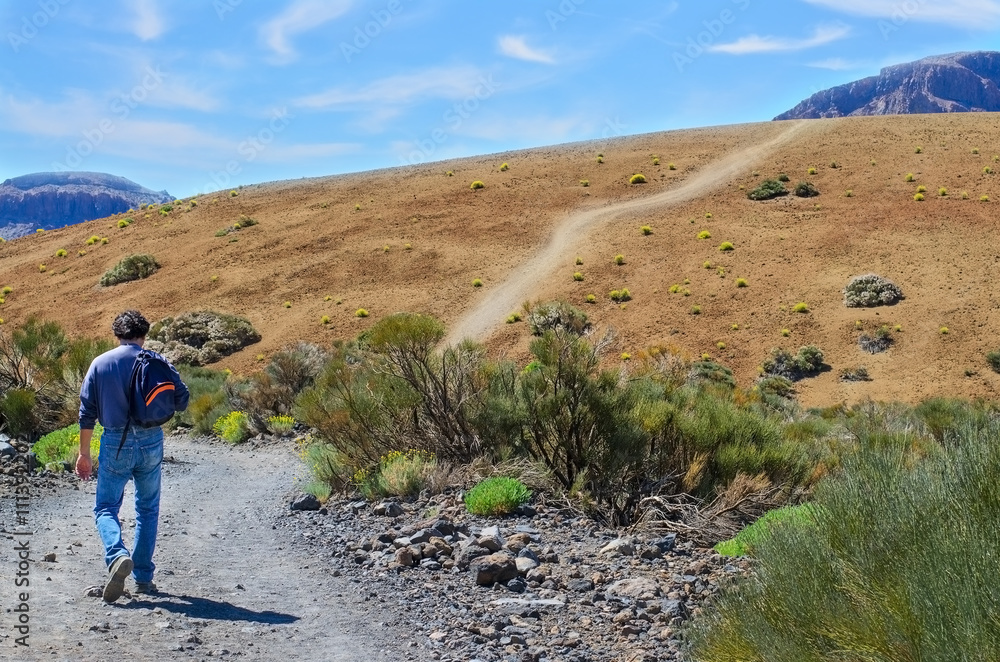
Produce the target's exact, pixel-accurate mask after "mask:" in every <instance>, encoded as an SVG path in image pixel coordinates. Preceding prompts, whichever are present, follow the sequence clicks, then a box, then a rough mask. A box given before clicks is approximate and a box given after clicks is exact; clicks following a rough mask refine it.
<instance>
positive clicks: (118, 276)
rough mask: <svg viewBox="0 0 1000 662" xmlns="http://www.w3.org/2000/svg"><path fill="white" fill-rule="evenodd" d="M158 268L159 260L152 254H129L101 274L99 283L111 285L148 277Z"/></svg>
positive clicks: (105, 285)
mask: <svg viewBox="0 0 1000 662" xmlns="http://www.w3.org/2000/svg"><path fill="white" fill-rule="evenodd" d="M159 268H160V264H159V262H157V261H156V258H154V257H153V256H152V255H145V254H139V255H129V256H127V257H125V258H122V260H121V261H120V262H119V263H118V264H116V265H115V266H114V267H112V268H111V269H108V270H107V271H106V272H104V275H103V276H101V285H102V286H104V287H111V286H112V285H118V284H120V283H127V282H129V281H133V280H139V279H140V278H148V277H149V276H151V275H153V274H154V273H156V270H157V269H159Z"/></svg>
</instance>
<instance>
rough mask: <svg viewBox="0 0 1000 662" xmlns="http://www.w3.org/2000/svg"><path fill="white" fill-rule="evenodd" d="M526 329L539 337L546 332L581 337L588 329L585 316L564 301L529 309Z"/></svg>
mask: <svg viewBox="0 0 1000 662" xmlns="http://www.w3.org/2000/svg"><path fill="white" fill-rule="evenodd" d="M527 313H528V328H529V329H530V330H531V335H533V336H540V335H542V334H544V333H545V332H546V331H566V332H569V333H572V334H575V335H583V334H584V333H586V332H587V331H588V330H589V329H590V322H589V321H588V319H587V314H586V313H585V312H583V311H582V310H580V309H579V308H576V307H575V306H572V305H571V304H569V303H566V302H565V301H550V302H548V303H540V304H536V305H535V306H533V307H530V308H529V310H528V311H527Z"/></svg>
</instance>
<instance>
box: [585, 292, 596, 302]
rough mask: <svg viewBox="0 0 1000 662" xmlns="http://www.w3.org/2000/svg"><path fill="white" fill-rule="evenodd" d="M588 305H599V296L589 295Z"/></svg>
mask: <svg viewBox="0 0 1000 662" xmlns="http://www.w3.org/2000/svg"><path fill="white" fill-rule="evenodd" d="M587 303H597V295H596V294H588V295H587Z"/></svg>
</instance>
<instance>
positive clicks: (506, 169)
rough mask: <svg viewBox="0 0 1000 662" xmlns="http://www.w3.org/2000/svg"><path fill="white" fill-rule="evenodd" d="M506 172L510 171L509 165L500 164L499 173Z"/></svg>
mask: <svg viewBox="0 0 1000 662" xmlns="http://www.w3.org/2000/svg"><path fill="white" fill-rule="evenodd" d="M508 170H510V165H509V164H507V163H501V164H500V172H507V171H508Z"/></svg>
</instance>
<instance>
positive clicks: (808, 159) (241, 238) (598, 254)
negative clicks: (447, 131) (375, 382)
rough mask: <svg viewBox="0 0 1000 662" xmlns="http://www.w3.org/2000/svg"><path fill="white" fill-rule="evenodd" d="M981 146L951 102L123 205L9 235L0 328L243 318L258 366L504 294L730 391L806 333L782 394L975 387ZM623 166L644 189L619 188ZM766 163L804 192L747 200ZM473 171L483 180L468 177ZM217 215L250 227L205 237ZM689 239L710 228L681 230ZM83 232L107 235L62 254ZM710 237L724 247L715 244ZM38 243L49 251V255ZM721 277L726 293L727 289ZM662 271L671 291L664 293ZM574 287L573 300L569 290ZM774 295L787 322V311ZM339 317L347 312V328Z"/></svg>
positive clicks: (518, 343) (986, 340) (987, 179)
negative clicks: (841, 376)
mask: <svg viewBox="0 0 1000 662" xmlns="http://www.w3.org/2000/svg"><path fill="white" fill-rule="evenodd" d="M918 147H919V148H921V149H920V150H919V151H918V149H917V148H918ZM598 154H603V158H602V159H601V160H602V161H603V163H599V162H598ZM994 155H1000V125H998V116H997V115H995V114H982V113H972V114H963V115H934V116H900V117H877V118H847V119H837V120H816V121H812V122H810V123H809V124H808V125H806V126H804V127H801V128H800V127H799V126H798V125H790V124H788V123H782V122H775V123H766V124H754V125H743V126H731V127H718V128H708V129H698V130H689V131H676V132H668V133H659V134H649V135H642V136H634V137H629V138H621V139H613V140H608V141H602V142H594V143H579V144H573V145H564V146H557V147H550V148H540V149H535V150H526V151H521V152H511V153H505V154H500V155H491V156H484V157H477V158H470V159H462V160H456V161H452V162H445V163H436V164H430V165H426V166H416V167H410V168H402V169H391V170H384V171H377V172H369V173H359V174H355V175H349V176H340V177H330V178H323V179H312V180H298V181H290V182H279V183H271V184H261V185H256V186H252V187H247V188H244V189H242V190H240V191H238V192H237V195H236V196H232V195H230V193H229V192H228V191H223V192H220V193H218V194H215V195H208V196H201V197H199V198H198V199H197V206H194V207H191V206H190V205H189V203H188V202H184V203H183V204H177V205H175V206H174V209H173V211H171V212H169V213H168V214H165V215H164V214H160V213H158V211H157V210H156V209H153V210H142V211H140V212H136V213H132V214H130V215H129V216H130V217H131V218H133V220H134V222H133V223H132V224H131V225H129V226H128V227H126V228H123V229H119V228H118V227H117V221H118V219H119V218H121V217H113V218H110V219H104V220H100V221H92V222H89V223H85V224H81V225H79V226H74V227H71V228H66V229H63V230H57V231H49V232H46V233H44V234H43V235H37V236H32V237H28V238H24V239H20V240H17V241H14V242H9V243H8V244H6V245H4V246H3V247H0V281H2V282H0V286H2V285H11V286H13V288H14V292H13V293H12V294H10V295H9V296H8V297H7V300H6V303H5V304H3V306H0V317H3V318H4V319H5V320H6V322H7V323H8V324H11V323H14V324H16V323H18V322H19V321H21V320H23V319H25V318H26V317H27V316H28V315H31V314H38V315H43V316H46V317H49V318H55V319H59V320H60V321H62V322H63V323H64V324H65V325H66V326H67V327H68V328H69V329H71V330H72V331H73V332H75V333H81V334H91V335H93V334H99V333H104V332H105V329H107V328H108V324H109V322H110V320H111V319H112V318H113V316H114V314H115V313H116V312H117V311H118V310H120V309H121V308H123V307H126V306H137V307H139V308H141V309H143V310H145V311H147V312H148V313H149V315H150V316H151V317H161V316H166V315H172V314H176V313H178V312H181V311H185V310H193V309H198V308H205V307H208V308H215V309H219V310H223V311H226V312H232V313H237V314H241V315H245V316H247V317H249V318H250V319H251V320H252V321H253V323H254V325H255V326H256V327H257V328H258V329H259V330H260V331H261V333H262V334H263V337H264V339H263V341H262V342H261V343H260V344H258V345H256V346H253V347H250V348H248V349H246V350H244V351H243V352H241V353H240V354H238V355H235V356H233V357H230V358H229V359H227V360H226V361H225V362H224V363H223V365H224V366H227V367H231V368H233V369H234V370H237V371H250V370H253V369H255V366H256V365H257V357H258V355H265V356H266V355H267V354H269V353H270V352H273V351H275V350H277V349H279V348H280V347H281V346H283V345H284V344H285V343H287V342H289V341H292V340H296V339H307V340H313V341H317V342H324V343H325V342H329V341H331V340H333V339H334V338H346V337H351V336H354V335H356V334H357V333H358V332H360V331H361V330H363V329H364V328H366V327H367V326H368V325H370V324H371V323H373V321H375V320H377V319H378V318H380V317H381V316H384V315H386V314H390V313H393V312H396V311H400V310H411V311H418V312H426V313H431V314H434V315H436V316H438V317H440V318H441V319H443V320H444V321H445V322H446V323H447V324H448V325H449V326H451V327H456V328H457V329H458V333H456V334H455V335H459V334H460V332H461V330H462V329H469V331H470V332H472V333H475V332H481V331H484V330H489V329H493V328H495V323H496V320H497V319H498V317H499V316H500V315H501V314H502V313H503V311H506V312H508V313H509V312H512V309H514V308H517V307H519V305H520V302H521V299H522V298H530V299H548V298H556V297H561V298H565V299H567V300H569V301H571V302H573V303H575V304H577V305H580V306H581V307H584V308H585V309H586V310H587V312H588V314H590V316H591V317H592V319H593V320H594V321H595V322H597V323H598V324H608V325H612V326H614V327H615V328H616V329H617V330H618V332H619V335H618V338H619V345H620V350H621V351H623V352H629V353H633V354H634V353H636V352H639V351H641V350H642V349H643V348H645V347H648V346H649V345H652V344H661V345H673V346H675V347H676V348H678V349H679V350H680V351H683V352H686V353H688V354H689V355H691V356H699V355H701V354H703V353H709V354H710V355H712V356H713V357H714V358H716V359H718V360H720V361H722V362H723V363H726V364H727V365H730V366H731V367H733V368H734V370H735V371H736V374H737V377H738V378H739V380H740V381H741V382H742V383H743V384H749V383H751V382H752V380H753V379H754V378H755V377H756V374H757V366H758V365H759V364H760V362H761V360H762V359H763V358H764V356H765V355H766V354H767V352H768V351H769V350H770V349H771V348H772V347H775V346H785V347H789V348H792V349H795V348H797V347H799V346H801V345H804V344H808V343H812V344H816V345H819V346H820V347H821V348H822V349H823V350H824V351H825V352H826V355H827V362H828V363H829V364H830V365H831V366H832V368H833V370H832V371H830V372H827V373H825V374H823V375H821V376H820V377H818V378H816V379H813V380H809V381H807V382H804V383H803V384H802V385H801V399H802V400H803V402H805V403H806V404H828V403H831V402H835V401H839V400H842V399H846V400H849V401H856V400H859V399H862V398H865V397H877V398H882V399H893V398H898V399H903V400H910V401H912V400H916V399H919V398H923V397H926V396H929V395H934V394H954V395H965V396H986V397H993V396H994V395H995V394H996V389H997V386H998V385H1000V376H997V375H995V374H993V373H992V372H991V371H990V370H989V368H988V367H987V366H986V365H985V362H984V360H983V355H984V353H985V352H986V351H988V350H991V349H994V348H995V346H1000V341H997V340H996V335H997V334H996V331H997V330H998V326H1000V319H998V317H997V306H998V300H997V296H996V294H995V292H994V288H993V287H992V273H991V270H993V269H995V268H996V264H997V262H998V260H1000V255H998V251H997V250H996V249H995V248H994V247H995V245H996V241H995V231H996V230H995V228H996V224H995V221H994V218H995V215H996V212H995V210H996V209H997V207H996V205H997V204H1000V180H998V178H997V176H996V175H994V174H990V173H989V172H987V171H986V169H990V170H1000V163H998V162H997V160H998V159H995V158H994ZM654 157H659V165H654V160H653V159H654ZM503 162H507V163H509V164H510V169H509V170H507V171H505V172H501V171H500V170H499V165H500V164H501V163H503ZM834 163H836V167H833V165H832V164H834ZM672 164H673V165H674V168H673V169H672V168H671V167H670V166H671V165H672ZM810 168H815V171H816V174H808V173H809V169H810ZM449 172H450V173H451V175H449V174H448V173H449ZM639 172H641V173H643V174H645V175H646V178H647V179H648V180H649V183H648V184H645V185H637V186H631V185H629V183H628V180H629V177H630V176H631V175H633V174H635V173H639ZM779 172H785V173H787V174H788V175H789V176H790V178H791V183H790V184H791V185H792V186H794V185H795V184H796V183H797V182H798V181H801V180H808V181H810V182H812V183H813V184H815V186H816V187H817V188H818V189H819V190H820V191H821V192H822V195H821V196H820V197H818V198H810V199H803V198H797V197H794V196H788V197H786V198H781V199H778V200H775V201H768V202H753V201H750V200H748V199H747V197H746V192H747V190H749V189H750V188H752V187H755V186H756V185H757V184H759V183H760V181H762V180H763V179H764V178H766V177H771V176H774V175H776V174H777V173H779ZM909 173H912V174H913V176H914V177H913V178H914V180H915V181H913V182H907V181H906V179H907V174H909ZM473 180H482V181H483V182H485V184H486V187H485V188H484V189H482V190H480V191H473V190H471V189H470V188H469V184H470V182H472V181H473ZM581 180H587V181H588V182H589V186H587V187H584V186H582V185H581ZM918 185H923V186H926V187H927V189H928V192H927V193H926V194H925V195H926V200H924V201H923V202H916V201H914V199H913V197H914V194H915V193H916V190H917V186H918ZM940 188H944V189H946V193H947V195H943V196H942V195H939V189H940ZM847 191H851V194H850V197H848V196H847ZM963 192H967V193H968V197H967V199H966V198H965V196H963ZM984 195H985V196H987V197H988V199H989V202H980V198H981V196H984ZM241 215H245V216H250V217H253V218H254V219H256V220H257V221H259V224H258V225H256V226H254V227H251V228H247V229H244V230H240V231H238V232H234V233H230V234H229V235H227V236H223V237H216V236H215V234H216V232H217V231H218V230H220V229H223V228H226V227H230V226H231V225H232V224H233V223H235V222H237V221H239V219H240V217H241ZM643 225H649V226H651V228H652V234H649V235H643V234H642V233H641V232H640V231H639V228H640V226H643ZM703 232H707V233H708V234H709V235H710V238H706V239H699V238H698V237H699V234H701V233H703ZM94 234H97V235H99V236H107V237H108V239H109V243H108V244H106V245H100V244H98V245H96V246H86V245H85V244H84V242H85V240H86V239H87V238H88V237H90V236H91V235H94ZM702 236H704V235H702ZM723 241H729V242H732V243H733V244H734V246H735V250H733V251H731V252H721V251H719V250H718V247H719V245H720V243H721V242H723ZM60 248H64V249H66V250H67V252H68V256H67V257H55V254H56V251H57V250H58V249H60ZM81 249H83V250H85V251H86V254H84V255H82V256H81V255H78V251H79V250H81ZM135 252H149V253H152V254H154V255H155V256H156V257H157V258H158V259H159V260H160V262H161V263H162V264H163V268H162V269H161V270H160V271H159V272H157V273H156V274H155V275H154V276H152V277H151V278H149V279H147V280H145V281H140V282H136V283H129V284H125V285H120V286H117V287H114V288H106V289H104V288H100V287H98V286H97V281H98V279H99V277H100V275H101V273H103V271H104V270H105V269H107V268H108V267H110V266H111V265H113V264H114V263H115V262H116V261H117V260H118V259H120V258H121V257H122V256H124V255H127V254H129V253H135ZM617 254H622V255H624V256H625V263H624V264H623V265H616V264H614V261H613V260H614V256H615V255H617ZM577 257H579V258H581V259H582V262H583V264H582V265H577V264H575V261H576V260H575V258H577ZM706 262H707V263H708V264H709V265H710V268H707V269H706V268H704V265H705V263H706ZM43 263H44V264H45V265H46V271H45V272H44V273H42V272H40V270H39V265H40V264H43ZM526 265H527V266H526ZM576 271H580V272H581V273H582V274H583V277H584V279H583V280H582V281H575V280H574V279H573V274H574V272H576ZM870 271H874V272H877V273H880V274H882V275H884V276H887V277H889V278H891V279H893V280H894V281H896V282H897V283H898V284H899V285H900V286H901V287H902V288H903V291H904V293H905V294H906V299H905V300H904V301H903V302H901V303H900V304H898V305H897V306H894V307H891V308H882V309H871V310H857V309H847V308H845V307H844V306H843V304H842V301H841V299H842V297H841V293H840V291H841V289H842V288H843V286H844V285H845V284H846V282H847V281H848V279H849V278H850V277H851V276H853V275H857V274H861V273H866V272H870ZM213 276H215V278H214V279H213V278H212V277H213ZM737 277H740V278H744V279H746V281H747V283H748V285H749V286H748V287H746V288H737V287H736V285H735V279H736V278H737ZM473 279H481V281H482V283H483V287H481V288H474V287H473V286H472V281H473ZM674 284H676V285H679V286H680V293H677V294H671V293H670V291H669V290H670V288H671V286H672V285H674ZM621 287H627V288H628V289H629V290H630V291H631V293H632V297H633V300H632V301H631V302H629V303H628V304H627V305H626V307H625V308H624V309H622V308H621V307H620V306H618V305H616V304H613V303H612V302H611V301H609V299H608V292H609V290H611V289H618V288H621ZM685 292H688V293H689V295H688V296H684V293H685ZM590 293H593V294H595V295H596V298H597V303H595V304H586V303H585V297H586V296H587V294H590ZM327 297H329V300H327ZM286 301H287V302H290V304H291V307H290V308H286V307H285V306H284V305H283V304H284V302H286ZM338 302H339V303H338ZM798 302H805V303H808V305H809V309H810V312H808V313H803V314H798V313H793V312H792V306H793V305H794V304H795V303H798ZM694 306H698V307H699V309H700V314H697V315H694V314H692V311H693V308H694ZM359 308H365V309H367V310H368V311H369V312H370V313H371V316H370V317H368V318H366V319H362V318H358V317H356V316H355V311H356V310H357V309H359ZM480 311H485V312H488V313H489V314H488V315H487V314H485V313H484V312H480ZM324 315H327V316H329V317H330V319H331V321H330V324H328V325H325V326H324V325H322V324H321V323H320V318H321V317H322V316H324ZM858 322H860V323H861V326H862V327H863V328H864V329H865V330H868V331H872V330H874V329H875V328H877V327H878V326H879V325H881V324H883V323H887V324H890V325H893V326H894V325H900V326H901V328H902V330H901V332H899V333H897V334H895V337H896V342H895V344H894V346H893V347H892V349H890V350H889V351H888V352H887V353H885V354H881V355H877V356H870V355H866V354H863V353H862V352H861V351H860V350H859V349H858V347H857V344H856V340H857V335H858V331H857V330H856V325H857V323H858ZM466 324H468V326H466ZM734 325H738V327H739V328H738V329H734V328H733V327H734ZM942 327H947V328H948V330H949V333H948V334H942V333H940V330H941V328H942ZM784 329H787V330H788V335H787V337H785V336H783V335H782V330H784ZM488 341H489V344H490V345H491V347H493V348H494V349H496V350H504V351H506V352H507V353H508V354H509V355H513V356H515V357H523V356H524V355H525V352H526V348H527V332H526V330H525V328H524V325H522V324H513V325H509V326H506V325H504V326H501V327H500V328H499V329H497V330H496V331H495V332H493V333H491V334H490V336H489V339H488ZM720 343H721V344H722V345H723V346H724V348H720ZM858 365H864V366H865V367H867V368H868V370H869V372H870V374H871V375H872V377H873V378H874V381H872V382H868V383H855V384H843V383H840V382H839V381H838V379H837V372H838V371H839V369H841V368H845V367H855V366H858Z"/></svg>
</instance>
